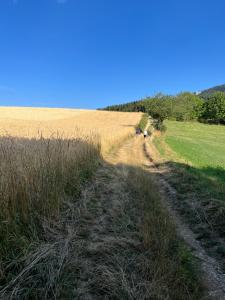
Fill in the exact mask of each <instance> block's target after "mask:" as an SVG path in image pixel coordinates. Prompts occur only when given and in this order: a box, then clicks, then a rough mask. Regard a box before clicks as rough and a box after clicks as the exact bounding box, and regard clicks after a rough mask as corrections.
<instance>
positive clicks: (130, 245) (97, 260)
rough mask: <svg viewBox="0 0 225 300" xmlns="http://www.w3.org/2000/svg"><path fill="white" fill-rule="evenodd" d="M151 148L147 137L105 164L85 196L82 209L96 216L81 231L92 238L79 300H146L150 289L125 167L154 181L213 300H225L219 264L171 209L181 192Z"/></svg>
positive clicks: (136, 139)
mask: <svg viewBox="0 0 225 300" xmlns="http://www.w3.org/2000/svg"><path fill="white" fill-rule="evenodd" d="M148 145H149V142H148V141H144V139H143V137H142V136H136V137H134V138H133V139H130V140H128V141H127V142H126V143H125V144H124V145H123V146H122V147H121V148H120V149H119V150H118V151H117V152H116V153H114V154H110V155H108V156H107V157H106V163H105V165H104V167H103V168H101V169H100V170H99V171H98V172H97V174H96V177H95V182H94V184H93V185H92V186H90V187H89V188H88V189H86V190H85V191H84V193H83V197H82V199H81V203H82V206H83V205H84V203H85V205H84V206H85V207H84V208H85V210H86V212H87V211H88V214H90V215H91V216H89V217H87V223H86V222H85V221H84V218H82V222H83V225H82V226H81V227H82V228H85V230H86V232H87V234H88V236H87V239H86V241H85V242H83V245H82V251H81V252H82V253H83V257H82V259H80V258H79V259H80V262H81V264H80V269H81V270H82V272H81V273H82V274H85V273H86V277H85V275H83V278H80V279H78V278H77V279H78V280H77V282H78V286H77V289H76V293H77V291H79V294H78V295H77V294H76V295H75V296H78V297H80V298H81V299H102V298H101V297H102V295H104V294H105V291H107V295H108V296H110V297H112V298H113V297H118V298H119V297H121V295H124V297H125V298H126V297H128V298H129V299H142V298H143V297H144V295H145V296H146V289H147V286H148V283H146V285H145V284H144V283H143V282H144V278H142V276H141V275H138V273H139V270H138V267H137V266H138V264H139V263H140V261H142V262H143V261H144V260H143V253H141V252H140V251H139V250H138V249H139V246H140V237H139V234H138V226H139V224H140V215H138V213H137V210H138V208H137V207H136V206H135V203H134V202H132V201H131V199H130V197H129V193H128V191H127V187H126V183H125V178H126V172H127V168H126V166H134V167H138V168H143V169H144V170H145V171H147V172H150V173H152V176H153V177H155V179H156V184H157V185H158V187H159V189H160V190H161V194H162V198H163V199H164V204H165V206H166V207H167V209H168V210H169V213H170V215H171V216H172V218H173V220H174V221H175V223H176V227H177V232H178V235H179V236H180V237H181V238H183V239H184V241H185V242H186V244H187V245H189V247H190V248H191V249H193V253H194V255H195V256H196V257H197V258H198V259H199V260H200V262H201V266H202V274H203V275H202V276H203V279H204V282H205V284H206V286H207V289H208V295H209V297H210V298H213V299H225V276H224V274H223V273H222V272H221V271H220V268H219V265H218V263H217V262H216V261H215V260H214V259H213V258H211V257H209V256H208V255H207V254H206V252H205V251H204V249H203V248H202V247H201V246H200V244H199V242H198V241H197V240H196V239H195V236H194V234H193V232H192V231H191V230H190V229H189V228H188V227H187V226H186V225H185V224H184V223H183V222H182V221H181V219H180V217H179V215H178V214H177V212H175V211H174V210H173V209H172V205H171V201H173V199H174V197H176V191H175V190H174V189H173V188H172V187H171V186H170V185H169V184H168V183H167V182H166V180H165V179H164V177H163V173H161V172H160V170H159V169H157V167H156V166H155V164H154V161H153V159H152V155H151V149H150V147H149V146H148ZM91 207H92V209H90V208H91ZM83 235H85V233H83V234H82V235H81V238H82V239H83ZM118 253H120V255H119V256H118ZM128 253H129V255H128ZM131 273H132V275H131V276H130V274H131ZM87 278H88V280H87ZM113 282H114V283H115V285H114V286H112V283H113ZM140 286H142V290H141V292H140V289H139V288H140ZM152 295H153V296H152ZM149 297H153V298H154V288H153V289H152V290H151V291H149ZM207 299H208V298H207Z"/></svg>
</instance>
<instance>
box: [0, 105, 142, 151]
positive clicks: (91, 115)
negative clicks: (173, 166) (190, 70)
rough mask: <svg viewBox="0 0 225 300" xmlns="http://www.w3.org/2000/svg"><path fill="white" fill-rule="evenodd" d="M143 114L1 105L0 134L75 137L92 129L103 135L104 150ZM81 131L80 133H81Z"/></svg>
mask: <svg viewBox="0 0 225 300" xmlns="http://www.w3.org/2000/svg"><path fill="white" fill-rule="evenodd" d="M141 115H142V113H123V112H107V111H94V110H78V109H58V108H28V107H0V133H1V135H7V134H8V135H11V136H16V137H23V138H31V137H37V136H40V134H41V135H43V136H44V137H52V136H57V135H58V136H59V135H63V137H67V138H74V137H77V136H78V135H80V136H81V137H82V135H87V134H89V133H90V132H92V133H95V134H98V135H99V136H100V137H101V142H102V148H103V152H106V151H107V150H109V149H110V147H112V146H113V145H114V144H117V143H119V142H121V141H123V139H124V138H126V137H127V136H129V135H130V134H132V133H133V129H134V127H135V125H137V124H138V122H139V121H140V118H141ZM78 131H79V132H78Z"/></svg>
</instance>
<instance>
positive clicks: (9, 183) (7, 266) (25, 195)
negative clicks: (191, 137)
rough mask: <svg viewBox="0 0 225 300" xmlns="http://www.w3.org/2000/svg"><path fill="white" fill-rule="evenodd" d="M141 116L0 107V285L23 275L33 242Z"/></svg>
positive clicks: (71, 110) (58, 214)
mask: <svg viewBox="0 0 225 300" xmlns="http://www.w3.org/2000/svg"><path fill="white" fill-rule="evenodd" d="M141 115H142V114H139V113H115V112H104V111H90V110H75V109H49V108H17V107H10V108H9V107H1V108H0V196H1V197H0V224H1V225H0V241H1V247H0V290H1V287H3V286H5V285H7V282H9V280H10V279H11V278H13V277H14V276H16V274H18V272H19V271H20V269H21V268H22V265H21V264H18V259H19V258H20V257H21V256H23V254H24V253H26V251H28V249H29V247H30V245H31V244H36V243H38V244H39V243H41V241H43V240H44V239H46V233H45V232H46V228H54V226H55V225H53V224H55V222H59V223H60V222H61V221H60V220H61V214H62V212H64V211H65V208H66V207H67V206H68V205H69V203H74V201H75V202H76V200H77V199H78V198H79V197H80V194H81V191H82V186H83V185H84V184H85V183H86V182H87V181H88V180H89V179H90V177H91V175H92V174H93V173H94V171H95V170H96V168H97V166H98V165H99V163H100V162H101V161H102V156H103V157H104V155H105V154H107V153H108V152H109V150H110V149H112V147H113V146H117V145H118V144H119V143H120V142H122V141H123V140H124V139H126V138H127V137H129V135H131V134H133V133H134V127H135V125H137V124H138V122H139V121H140V119H141ZM48 230H50V229H48ZM51 230H52V229H51ZM4 297H5V296H4Z"/></svg>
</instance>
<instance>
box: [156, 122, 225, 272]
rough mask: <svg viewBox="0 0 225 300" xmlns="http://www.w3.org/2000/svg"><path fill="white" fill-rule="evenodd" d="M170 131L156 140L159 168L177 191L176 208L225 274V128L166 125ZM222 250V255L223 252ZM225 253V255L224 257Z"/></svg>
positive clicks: (194, 123)
mask: <svg viewBox="0 0 225 300" xmlns="http://www.w3.org/2000/svg"><path fill="white" fill-rule="evenodd" d="M165 125H166V127H167V130H166V132H165V133H164V134H162V135H161V136H159V137H155V138H154V140H153V143H154V145H155V146H156V148H157V149H158V152H159V153H160V155H161V157H163V158H164V159H165V160H163V161H161V160H160V161H159V167H160V166H161V167H165V166H166V170H167V172H164V176H165V177H166V179H167V181H168V182H169V183H170V184H171V185H172V186H173V187H174V188H175V189H176V191H177V200H175V202H174V207H175V208H176V209H177V210H179V212H180V213H181V215H182V216H183V217H184V219H185V220H186V221H187V222H188V223H189V225H190V227H191V228H192V230H193V231H194V232H195V233H196V234H197V237H198V238H199V240H201V242H202V244H203V245H204V246H205V247H206V249H207V250H208V251H209V252H210V253H213V255H215V256H217V257H219V259H220V260H221V262H222V264H223V267H224V270H225V247H224V245H220V240H219V239H217V238H216V236H219V237H223V238H225V198H224V195H225V126H222V125H206V124H201V123H197V122H176V121H166V122H165ZM221 249H222V251H221ZM221 253H222V254H221Z"/></svg>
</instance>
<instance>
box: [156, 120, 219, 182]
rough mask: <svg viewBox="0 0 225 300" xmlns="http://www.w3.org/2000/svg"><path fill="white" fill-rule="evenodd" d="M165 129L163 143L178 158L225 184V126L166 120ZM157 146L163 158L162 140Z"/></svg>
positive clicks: (157, 142)
mask: <svg viewBox="0 0 225 300" xmlns="http://www.w3.org/2000/svg"><path fill="white" fill-rule="evenodd" d="M166 126H167V132H166V134H165V137H164V140H165V142H166V144H167V145H168V146H169V148H170V149H172V150H173V152H175V156H176V157H177V158H181V159H183V160H184V161H186V162H187V163H189V164H191V165H192V166H193V167H195V168H198V170H199V171H201V172H202V173H204V175H205V176H207V177H209V178H211V179H213V178H214V179H216V180H219V181H224V182H225V126H222V125H221V126H220V125H206V124H201V123H197V122H176V121H167V122H166ZM161 140H162V138H161ZM155 144H156V146H157V148H158V150H159V152H160V154H161V155H164V149H163V147H162V145H161V141H160V140H156V142H155Z"/></svg>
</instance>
